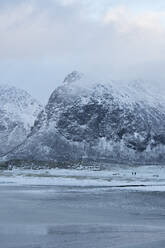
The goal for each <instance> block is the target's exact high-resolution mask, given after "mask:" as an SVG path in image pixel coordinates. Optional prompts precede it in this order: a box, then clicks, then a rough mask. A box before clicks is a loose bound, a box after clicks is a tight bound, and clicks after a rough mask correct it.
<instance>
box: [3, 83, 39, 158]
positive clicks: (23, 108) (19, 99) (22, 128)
mask: <svg viewBox="0 0 165 248" xmlns="http://www.w3.org/2000/svg"><path fill="white" fill-rule="evenodd" d="M41 110H42V106H41V105H40V104H39V103H38V102H37V101H36V100H35V99H33V98H32V97H31V96H30V95H29V94H28V93H27V92H26V91H24V90H21V89H17V88H15V87H12V86H8V85H0V156H2V155H4V154H6V153H8V152H10V151H11V150H12V149H13V148H15V147H17V146H18V145H19V144H21V143H22V142H23V141H24V140H25V138H26V137H27V135H28V134H29V132H30V130H31V127H32V126H33V125H34V121H35V119H36V118H37V115H38V114H39V112H40V111H41Z"/></svg>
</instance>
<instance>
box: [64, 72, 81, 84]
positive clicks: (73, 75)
mask: <svg viewBox="0 0 165 248" xmlns="http://www.w3.org/2000/svg"><path fill="white" fill-rule="evenodd" d="M82 77H83V74H82V73H80V72H78V71H72V72H71V73H69V74H68V75H67V76H66V77H65V79H64V83H72V82H76V81H78V80H80V79H81V78H82Z"/></svg>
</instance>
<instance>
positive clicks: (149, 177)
mask: <svg viewBox="0 0 165 248" xmlns="http://www.w3.org/2000/svg"><path fill="white" fill-rule="evenodd" d="M4 184H7V185H34V186H35V185H36V186H37V185H38V186H41V185H44V186H46V185H47V186H49V185H50V186H72V187H96V188H97V187H102V188H120V189H122V190H126V189H129V190H131V189H134V190H149V191H155V190H156V191H165V166H138V167H126V168H125V167H120V166H113V167H110V168H108V169H105V170H93V169H92V168H86V167H85V168H84V169H83V168H81V169H80V168H79V169H40V170H32V169H13V170H6V171H1V172H0V185H4Z"/></svg>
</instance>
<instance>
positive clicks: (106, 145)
mask: <svg viewBox="0 0 165 248" xmlns="http://www.w3.org/2000/svg"><path fill="white" fill-rule="evenodd" d="M10 158H17V159H30V160H34V159H35V160H55V161H77V160H82V159H91V160H101V159H106V160H108V161H110V160H111V161H112V160H113V161H117V162H124V161H126V162H128V161H131V162H143V163H153V162H163V161H165V97H163V94H159V92H156V89H154V90H153V89H151V86H150V84H149V83H148V84H147V83H144V82H143V81H140V80H139V81H131V82H121V81H110V82H109V81H108V82H102V81H98V82H96V81H95V80H93V79H90V78H88V77H86V76H84V75H83V74H81V73H78V72H76V71H74V72H72V73H71V74H69V75H68V76H67V77H66V78H65V80H64V82H63V84H62V85H61V86H60V87H58V88H57V89H55V91H54V92H53V93H52V95H51V96H50V98H49V101H48V104H47V105H46V107H45V109H44V110H43V111H42V112H41V113H40V114H39V116H38V118H37V120H36V121H35V124H34V127H33V129H32V132H31V133H30V135H29V137H28V139H27V141H26V142H25V144H23V145H22V146H21V147H19V148H18V149H16V151H15V152H14V153H12V154H11V155H10Z"/></svg>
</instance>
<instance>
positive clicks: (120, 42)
mask: <svg viewBox="0 0 165 248" xmlns="http://www.w3.org/2000/svg"><path fill="white" fill-rule="evenodd" d="M101 2H102V3H100V1H95V2H93V1H90V0H88V1H87V0H86V1H81V0H77V1H73V0H72V1H71V0H68V1H67V0H49V1H46V2H45V1H38V0H31V1H26V0H22V1H21V0H17V1H14V2H13V1H11V0H10V1H1V4H0V5H1V9H0V36H1V39H0V75H1V77H0V83H1V84H11V85H15V86H16V87H20V88H23V89H25V90H27V91H28V92H30V93H31V94H32V95H33V96H34V97H36V98H37V99H38V100H40V102H42V103H46V101H47V99H48V97H49V95H50V93H51V92H52V90H54V89H55V88H56V87H57V86H58V85H60V84H61V83H62V81H63V79H64V77H65V76H66V74H68V73H70V72H71V71H73V70H77V71H81V72H83V73H84V74H90V75H91V76H93V77H95V78H97V77H98V78H100V79H102V80H104V78H106V79H107V78H109V79H120V80H121V79H123V80H132V79H143V80H144V81H145V80H147V81H148V80H149V81H151V83H152V84H154V82H155V85H158V84H159V85H161V86H162V87H163V88H164V87H165V86H164V81H165V75H164V66H165V58H164V52H165V8H164V9H163V7H164V5H163V2H162V1H161V0H160V1H157V4H155V3H154V2H153V1H150V2H149V1H143V2H141V3H138V8H136V4H132V3H131V2H132V1H128V0H127V1H117V3H115V4H114V3H113V1H106V0H105V1H101ZM158 2H159V3H158ZM158 5H159V8H158ZM161 7H162V8H161Z"/></svg>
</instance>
